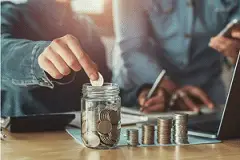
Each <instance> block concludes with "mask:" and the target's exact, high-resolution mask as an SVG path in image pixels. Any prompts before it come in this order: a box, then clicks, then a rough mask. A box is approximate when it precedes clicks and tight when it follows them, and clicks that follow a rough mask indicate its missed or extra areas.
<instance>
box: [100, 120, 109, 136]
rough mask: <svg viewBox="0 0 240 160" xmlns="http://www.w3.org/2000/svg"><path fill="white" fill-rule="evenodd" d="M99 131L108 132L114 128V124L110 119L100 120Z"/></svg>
mask: <svg viewBox="0 0 240 160" xmlns="http://www.w3.org/2000/svg"><path fill="white" fill-rule="evenodd" d="M97 129H98V132H100V133H102V134H107V133H109V132H111V130H112V124H111V122H110V121H100V122H99V124H98V128H97Z"/></svg>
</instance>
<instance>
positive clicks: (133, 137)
mask: <svg viewBox="0 0 240 160" xmlns="http://www.w3.org/2000/svg"><path fill="white" fill-rule="evenodd" d="M127 141H128V145H130V146H137V145H139V143H138V129H128V130H127Z"/></svg>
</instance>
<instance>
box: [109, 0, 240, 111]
mask: <svg viewBox="0 0 240 160" xmlns="http://www.w3.org/2000/svg"><path fill="white" fill-rule="evenodd" d="M233 19H240V4H239V2H238V1H236V0H230V1H225V0H213V1H207V0H202V1H196V0H186V1H177V0H150V1H145V0H115V1H114V25H115V33H116V50H115V52H114V55H113V64H114V65H113V66H114V67H113V81H114V82H116V83H118V84H119V85H120V87H121V88H122V90H123V92H122V98H123V104H124V105H126V106H134V105H136V104H139V105H140V106H141V110H142V111H143V112H146V113H149V112H155V111H165V110H167V109H169V108H168V107H169V103H170V102H172V101H173V105H172V107H173V108H174V109H181V110H193V111H199V109H200V106H201V105H202V104H204V105H206V106H208V107H209V108H213V107H214V106H215V105H218V104H223V103H225V99H226V93H225V89H224V84H223V81H222V79H221V73H222V65H223V59H224V57H231V58H232V59H233V62H234V61H236V57H237V55H238V51H239V49H240V30H233V31H232V33H231V36H232V37H231V38H227V37H223V36H216V35H217V34H218V33H219V32H220V31H221V30H222V29H223V28H224V27H225V26H226V25H227V24H228V23H229V22H230V21H232V20H233ZM162 69H165V70H166V71H167V76H165V78H164V79H163V81H162V82H161V84H160V85H159V86H158V89H157V91H156V92H155V94H154V95H153V96H152V97H151V98H149V99H146V95H147V93H148V92H149V90H150V88H151V86H152V84H153V83H154V81H155V79H156V78H157V76H158V75H159V73H160V72H161V70H162ZM197 102H200V103H197ZM170 106H171V105H170Z"/></svg>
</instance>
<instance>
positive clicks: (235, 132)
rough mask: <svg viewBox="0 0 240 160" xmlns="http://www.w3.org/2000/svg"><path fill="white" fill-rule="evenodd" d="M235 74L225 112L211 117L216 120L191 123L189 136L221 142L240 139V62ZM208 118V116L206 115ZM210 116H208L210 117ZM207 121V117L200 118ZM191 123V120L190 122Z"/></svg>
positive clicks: (239, 61) (238, 61)
mask: <svg viewBox="0 0 240 160" xmlns="http://www.w3.org/2000/svg"><path fill="white" fill-rule="evenodd" d="M239 57H240V56H239V55H238V59H237V63H236V66H235V69H234V72H233V76H232V80H231V84H230V88H229V91H228V95H227V99H226V103H225V106H224V108H223V111H222V112H220V113H216V114H213V115H211V117H210V118H212V119H214V120H209V121H201V122H200V121H199V122H195V123H189V126H188V127H189V129H188V134H189V135H193V136H200V137H206V138H216V139H219V140H225V139H233V138H240V64H239V63H240V60H239ZM219 115H220V116H219ZM205 116H206V115H205ZM209 116H210V115H208V117H209ZM198 118H200V119H206V117H198ZM190 121H191V120H190Z"/></svg>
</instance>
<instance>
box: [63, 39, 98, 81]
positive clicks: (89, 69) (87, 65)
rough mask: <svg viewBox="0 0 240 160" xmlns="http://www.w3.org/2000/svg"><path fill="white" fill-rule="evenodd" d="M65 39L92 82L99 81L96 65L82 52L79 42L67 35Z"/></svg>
mask: <svg viewBox="0 0 240 160" xmlns="http://www.w3.org/2000/svg"><path fill="white" fill-rule="evenodd" d="M65 37H66V42H67V45H68V47H69V48H70V49H71V51H72V52H73V54H74V55H75V56H76V58H77V59H78V61H79V63H80V64H81V66H82V67H83V69H84V71H85V72H86V74H87V75H88V77H89V78H90V79H91V80H97V79H98V74H97V73H98V70H97V67H96V66H95V63H94V62H93V61H92V60H91V59H90V57H89V56H88V55H87V54H86V53H85V52H84V51H83V50H82V48H81V47H80V43H79V41H78V40H77V39H76V38H75V37H73V36H71V35H67V36H65Z"/></svg>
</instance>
